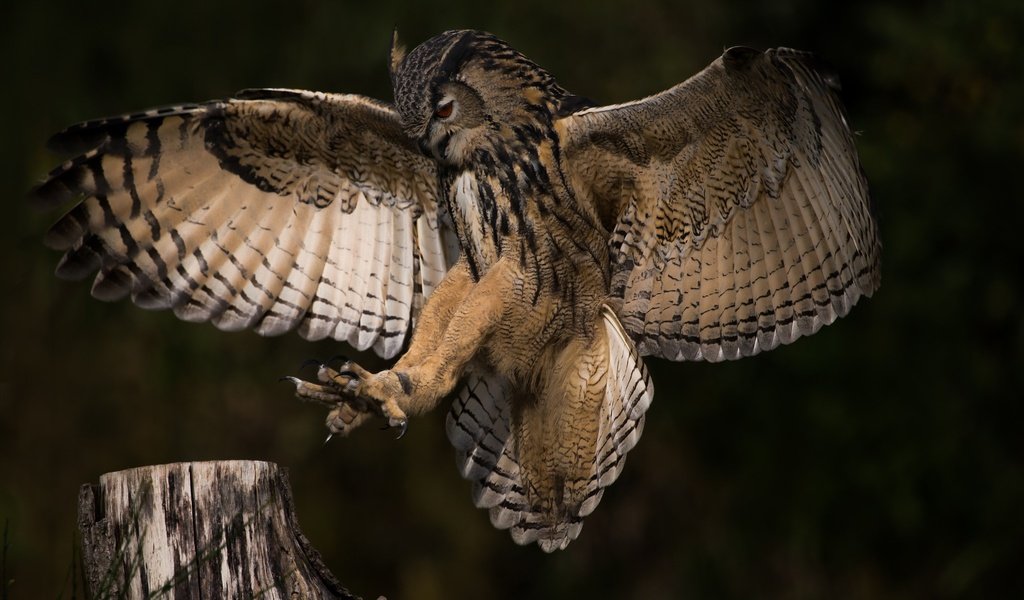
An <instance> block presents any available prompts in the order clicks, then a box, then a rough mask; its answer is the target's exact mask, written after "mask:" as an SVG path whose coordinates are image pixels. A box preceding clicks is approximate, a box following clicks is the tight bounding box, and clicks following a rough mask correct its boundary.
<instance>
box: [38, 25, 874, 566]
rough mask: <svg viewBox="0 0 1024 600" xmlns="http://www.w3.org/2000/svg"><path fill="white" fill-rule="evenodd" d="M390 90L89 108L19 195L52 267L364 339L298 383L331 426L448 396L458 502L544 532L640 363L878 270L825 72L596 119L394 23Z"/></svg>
mask: <svg viewBox="0 0 1024 600" xmlns="http://www.w3.org/2000/svg"><path fill="white" fill-rule="evenodd" d="M389 71H390V76H391V81H392V84H393V89H394V103H393V104H386V103H382V102H378V101H376V100H372V99H369V98H366V97H363V96H358V95H350V94H328V93H319V92H310V91H300V90H289V89H256V90H245V91H242V92H239V93H238V94H237V95H236V96H235V97H233V98H229V99H226V100H217V101H211V102H203V103H198V104H185V105H177V106H169V107H166V108H158V109H154V110H149V111H145V112H140V113H136V114H130V115H126V116H121V117H116V118H110V119H102V120H96V121H89V122H85V123H82V124H79V125H75V126H72V127H69V128H68V129H66V130H64V131H62V132H60V133H58V134H56V135H55V136H54V137H53V139H52V140H51V146H52V147H53V148H54V149H55V150H57V151H60V152H65V153H68V154H70V155H72V156H73V158H71V159H70V160H68V161H67V162H65V163H64V164H62V165H60V166H59V167H58V168H56V169H55V170H53V171H52V172H51V173H50V174H49V175H48V176H47V178H46V179H45V180H44V181H43V182H42V183H41V184H39V185H38V186H37V187H36V188H35V189H34V191H33V196H34V197H35V198H36V199H37V200H38V201H40V202H43V203H46V204H50V205H56V204H64V203H66V204H70V205H71V206H70V208H69V210H68V212H67V213H66V214H65V215H64V216H63V217H62V218H60V219H59V220H58V221H57V223H56V224H55V225H54V226H53V227H52V229H50V231H49V232H48V234H47V236H46V242H47V243H48V244H49V245H50V246H52V247H53V248H56V249H58V250H61V251H63V252H64V255H63V258H62V259H61V260H60V263H59V265H58V267H57V274H58V275H59V276H61V277H66V278H71V279H80V278H84V277H86V276H90V275H92V274H93V273H96V275H95V278H94V279H93V285H92V294H93V295H94V296H95V297H97V298H99V299H101V300H117V299H120V298H124V297H126V296H128V297H130V298H131V299H132V301H133V302H134V303H135V304H137V305H139V306H141V307H143V308H149V309H171V310H173V311H174V314H175V315H177V316H178V317H180V318H181V319H184V320H187V321H210V322H212V323H213V324H214V325H216V326H217V327H219V328H221V329H224V330H240V329H247V328H251V329H254V330H255V331H257V332H258V333H260V334H263V335H277V334H281V333H285V332H287V331H291V330H293V329H297V330H298V332H299V334H300V335H302V336H303V337H305V338H307V339H310V340H319V339H322V338H331V339H334V340H337V341H339V342H344V343H347V344H348V345H350V346H352V347H354V348H356V349H358V350H365V349H370V348H372V349H373V350H374V351H375V352H376V353H378V354H379V355H380V356H382V357H384V358H388V359H391V358H394V357H398V358H397V362H395V363H394V365H393V367H392V368H390V369H386V370H383V371H380V372H377V373H373V372H369V371H367V370H366V369H364V368H362V367H360V366H359V365H358V364H355V363H354V362H351V361H345V362H344V363H342V364H323V365H319V367H318V372H317V375H316V377H315V380H314V381H305V380H301V379H298V378H295V377H289V378H288V380H289V381H291V382H292V383H293V384H294V385H295V393H296V395H297V396H299V397H300V398H303V399H306V400H312V401H315V402H318V403H320V404H323V405H324V406H326V407H327V408H328V409H329V413H328V416H327V427H328V429H329V431H330V432H331V433H332V434H348V433H349V432H351V431H352V430H353V429H355V428H356V427H358V426H359V425H360V424H362V423H364V422H366V421H368V420H372V419H383V420H384V421H385V422H386V423H387V424H388V425H389V426H392V427H396V428H398V429H399V431H400V432H404V431H405V428H406V427H407V424H408V417H409V416H415V415H421V414H423V413H426V412H428V411H430V410H431V409H433V408H435V407H436V406H438V404H440V403H442V402H444V401H450V406H451V408H450V410H449V412H448V416H447V422H446V429H447V434H448V437H449V439H450V440H451V443H452V444H453V446H454V447H455V451H456V455H457V464H458V469H459V471H460V473H461V475H462V476H463V477H465V478H466V479H468V480H469V481H470V482H471V484H472V497H473V501H474V502H475V504H476V505H477V506H479V507H481V508H486V509H487V510H488V511H489V513H490V519H491V521H492V523H493V524H494V525H495V526H496V527H499V528H503V529H509V530H510V531H511V535H512V538H513V539H514V540H515V541H516V542H517V543H520V544H527V543H532V542H536V543H537V544H538V545H539V546H540V547H541V548H542V549H543V550H545V551H552V550H556V549H562V548H565V547H566V545H567V544H569V542H570V541H572V540H573V539H575V538H576V537H577V536H578V535H579V533H580V530H581V527H582V521H583V518H584V517H586V516H587V515H588V514H590V513H591V512H592V511H593V510H594V509H595V507H596V506H597V505H598V503H599V502H600V500H601V496H602V494H603V493H604V490H605V488H607V487H608V486H609V485H611V484H612V483H613V482H614V481H615V479H616V478H617V477H618V476H619V474H620V473H621V472H622V469H623V465H624V464H625V458H626V454H627V453H628V452H629V450H630V449H631V448H633V447H634V445H635V444H636V443H637V441H638V439H639V438H640V434H641V432H642V430H643V426H644V415H645V411H646V410H647V409H648V407H649V406H650V404H651V400H652V398H653V397H654V387H653V384H652V381H651V378H650V376H649V375H648V372H647V370H646V368H645V365H644V357H646V356H653V357H660V358H663V359H668V360H671V361H683V360H687V361H694V360H706V361H712V362H715V361H722V360H732V359H738V358H742V357H747V356H752V355H754V354H757V353H759V352H762V351H766V350H771V349H773V348H775V347H777V346H779V345H780V344H787V343H789V342H792V341H794V340H796V339H797V338H799V337H801V336H805V335H809V334H812V333H814V332H816V331H818V329H819V328H821V327H822V326H823V325H827V324H829V323H832V322H833V321H835V320H836V319H837V318H838V317H841V316H844V315H846V314H847V313H848V312H849V311H850V309H851V307H853V305H854V304H855V303H856V302H857V301H858V299H860V298H861V297H862V296H870V295H871V294H872V293H873V292H874V291H875V290H876V289H877V288H878V285H879V255H880V244H879V239H878V231H877V226H876V223H875V221H874V219H873V217H872V210H871V206H870V201H869V198H868V192H867V184H866V181H865V177H864V174H863V172H862V170H861V167H860V164H859V161H858V157H857V153H856V149H855V147H854V143H853V139H852V136H851V133H850V129H849V126H848V125H847V122H846V119H845V117H844V111H843V108H842V105H841V104H840V100H839V97H838V95H837V91H838V88H839V86H838V82H837V79H836V78H835V77H834V76H833V75H832V74H830V73H829V72H828V71H827V70H825V69H823V68H822V67H821V66H820V65H819V63H818V62H817V61H816V60H815V59H814V57H813V56H811V55H810V54H807V53H803V52H798V51H795V50H790V49H784V48H779V49H774V50H768V51H765V52H760V51H755V50H752V49H749V48H731V49H729V50H727V51H725V53H724V54H723V55H722V56H721V57H720V58H718V59H716V60H715V61H714V62H712V63H711V64H710V65H709V66H708V67H707V68H705V69H704V70H703V71H701V72H699V73H697V74H696V75H694V76H693V77H691V78H690V79H688V80H686V81H684V82H682V83H680V84H678V85H676V86H675V87H672V88H671V89H668V90H666V91H664V92H661V93H658V94H655V95H653V96H650V97H648V98H644V99H642V100H636V101H632V102H626V103H623V104H617V105H611V106H597V105H595V103H594V102H592V101H590V100H588V99H587V98H585V97H583V96H578V95H575V94H572V93H570V92H569V91H567V90H566V89H565V88H563V87H561V86H560V85H559V84H558V83H557V82H556V81H555V79H554V78H553V77H552V76H551V75H550V74H549V73H548V72H547V71H545V70H544V69H542V68H541V67H539V66H538V65H537V64H535V63H533V62H532V61H530V60H529V59H527V58H526V57H525V56H524V55H523V54H521V53H520V52H518V51H516V50H515V49H514V48H512V47H511V46H510V45H509V44H507V43H506V42H504V41H502V40H500V39H498V38H496V37H494V36H493V35H490V34H487V33H483V32H478V31H466V30H464V31H448V32H445V33H442V34H441V35H438V36H437V37H434V38H432V39H430V40H428V41H427V42H425V43H423V44H422V45H420V46H418V47H416V48H415V49H414V50H412V51H411V52H409V53H406V52H405V50H404V49H403V48H402V47H401V46H400V45H399V44H398V42H397V36H396V38H394V39H392V51H391V57H390V69H389Z"/></svg>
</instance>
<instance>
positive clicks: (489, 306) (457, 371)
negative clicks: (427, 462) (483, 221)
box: [358, 261, 515, 416]
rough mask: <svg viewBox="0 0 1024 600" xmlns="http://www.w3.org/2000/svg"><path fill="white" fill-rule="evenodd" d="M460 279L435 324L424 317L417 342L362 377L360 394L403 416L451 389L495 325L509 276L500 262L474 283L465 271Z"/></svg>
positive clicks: (511, 276) (511, 281) (510, 282)
mask: <svg viewBox="0 0 1024 600" xmlns="http://www.w3.org/2000/svg"><path fill="white" fill-rule="evenodd" d="M465 278H466V280H467V283H466V284H465V285H464V286H459V287H460V288H463V289H462V290H460V291H461V293H459V294H455V293H453V294H451V297H449V298H448V299H447V301H446V302H445V303H444V307H445V308H444V310H443V311H438V313H437V314H436V315H435V318H437V319H438V320H437V321H436V322H434V323H426V322H427V319H426V318H424V322H425V323H424V324H426V325H427V327H424V324H421V325H420V327H421V328H422V329H419V328H418V330H417V331H418V335H417V336H416V337H417V338H420V339H419V340H417V339H415V338H414V341H418V342H419V343H420V344H422V345H421V346H418V347H416V348H410V352H409V353H407V354H406V356H403V357H402V359H401V360H399V361H398V363H397V364H396V365H395V366H394V368H392V369H389V370H387V371H381V372H380V373H377V374H376V375H372V376H370V377H369V378H366V379H364V380H363V381H362V382H361V384H360V387H359V392H358V393H359V395H360V396H361V397H364V398H369V399H372V400H373V401H375V402H377V403H378V404H380V405H381V406H384V407H397V408H398V409H399V410H400V411H402V415H403V416H404V414H405V413H410V414H414V415H418V414H423V413H426V412H428V411H429V410H431V409H433V408H434V407H435V406H437V404H438V403H439V402H440V401H441V399H443V398H444V397H445V396H447V395H448V394H450V393H451V392H452V390H453V389H454V387H455V385H456V383H458V380H459V378H460V377H461V376H462V373H463V371H464V370H465V368H466V365H467V364H469V362H470V361H471V360H473V358H474V357H475V356H476V355H477V354H478V352H479V351H480V349H481V348H482V347H483V344H484V343H485V342H486V340H487V338H488V337H489V336H490V335H491V333H493V332H494V331H495V329H496V328H497V326H498V324H499V322H500V320H501V317H502V315H503V314H504V312H505V302H506V300H507V299H508V298H510V297H512V294H510V293H509V291H510V288H511V287H512V286H513V285H514V280H515V277H514V274H513V271H512V270H511V269H510V267H509V266H508V265H507V264H506V263H504V262H503V261H499V262H498V263H497V264H495V265H494V266H492V267H491V269H490V270H489V271H488V272H487V274H485V275H484V276H483V277H482V278H481V279H480V281H479V282H476V283H473V282H472V279H471V277H469V273H468V269H467V270H466V274H465ZM438 291H439V292H440V291H441V289H440V288H438ZM442 312H443V313H444V314H443V315H442ZM428 331H429V332H430V333H426V332H428ZM424 338H426V339H424ZM385 410H389V409H388V408H385Z"/></svg>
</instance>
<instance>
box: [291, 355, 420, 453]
mask: <svg viewBox="0 0 1024 600" xmlns="http://www.w3.org/2000/svg"><path fill="white" fill-rule="evenodd" d="M380 375H383V373H381V374H377V375H374V374H372V373H370V372H369V371H367V370H365V369H363V368H362V367H360V366H359V365H357V364H355V363H353V362H351V361H345V363H343V364H342V365H341V367H339V369H338V370H334V369H332V368H331V367H329V366H328V365H326V364H320V365H319V367H318V369H317V379H318V380H319V381H320V383H319V384H317V383H311V382H308V381H303V380H302V379H299V378H297V377H290V376H288V377H283V378H282V380H287V381H290V382H291V383H292V384H294V385H295V396H296V397H298V398H299V399H300V400H306V401H310V402H316V403H317V404H321V405H324V406H327V407H329V408H331V411H330V413H328V415H327V429H328V430H329V431H330V432H331V435H332V436H333V435H348V434H349V432H351V431H352V430H353V429H355V428H356V427H358V426H359V425H361V424H362V423H363V422H364V421H366V420H367V419H369V418H370V417H373V416H380V417H384V418H385V419H386V420H387V426H388V427H394V428H397V429H398V437H399V438H401V437H402V436H403V435H405V431H406V429H407V428H408V426H409V419H408V418H407V417H406V415H405V413H404V412H403V411H402V409H401V408H400V407H399V406H398V403H397V402H395V400H394V398H393V397H391V396H388V395H383V397H382V395H381V394H371V393H367V392H370V391H371V389H372V388H374V387H376V386H372V385H370V386H366V385H365V384H366V382H369V381H372V380H374V379H377V378H378V377H379V376H380ZM327 439H328V440H329V439H330V436H328V438H327Z"/></svg>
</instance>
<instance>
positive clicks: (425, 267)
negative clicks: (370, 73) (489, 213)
mask: <svg viewBox="0 0 1024 600" xmlns="http://www.w3.org/2000/svg"><path fill="white" fill-rule="evenodd" d="M51 146H52V147H53V148H54V149H56V150H58V151H64V152H68V153H73V154H76V155H77V156H76V157H75V158H72V159H71V160H69V161H67V162H65V163H64V164H63V165H61V166H60V167H58V168H57V169H55V170H54V171H53V172H51V173H50V174H49V176H48V177H47V179H46V180H45V181H44V182H43V183H41V184H40V185H39V186H37V187H36V188H35V190H33V195H34V196H35V197H36V198H37V199H38V200H40V201H43V202H49V203H57V202H64V201H67V200H71V199H78V198H80V197H82V196H84V200H82V201H81V202H79V203H78V204H76V205H75V206H73V207H72V208H71V209H70V211H69V212H68V213H67V214H66V215H64V217H63V218H61V219H60V220H59V221H58V222H57V223H56V224H55V225H54V226H53V228H52V229H51V230H50V231H49V233H48V234H47V238H46V241H47V243H48V244H49V245H51V246H52V247H54V248H57V249H59V250H64V251H65V254H64V257H63V258H62V260H61V261H60V264H59V266H58V267H57V274H58V275H60V276H63V277H67V278H71V279H81V278H84V277H86V276H87V275H91V274H92V273H93V272H95V271H99V272H98V274H97V275H96V278H95V281H94V283H93V288H92V293H93V295H94V296H96V297H97V298H101V299H104V300H114V299H118V298H122V297H124V296H126V295H130V296H131V298H132V300H133V301H134V302H135V303H136V304H138V305H139V306H143V307H145V308H171V309H173V310H174V312H175V314H176V315H177V316H178V317H180V318H182V319H185V320H188V321H207V320H209V321H212V322H213V323H214V324H215V325H216V326H217V327H219V328H221V329H226V330H238V329H244V328H249V327H251V328H254V329H255V330H256V331H258V332H259V333H261V334H265V335H275V334H279V333H283V332H285V331H288V330H291V329H293V328H296V327H298V329H299V332H300V333H301V334H302V335H303V336H304V337H306V338H309V339H321V338H325V337H332V338H334V339H337V340H344V341H348V342H349V343H350V344H352V345H353V346H354V347H356V348H357V349H360V350H363V349H366V348H370V347H373V348H374V349H375V350H376V351H377V353H378V354H380V355H382V356H384V357H388V358H389V357H392V356H394V355H395V354H397V353H398V351H399V350H400V349H401V348H402V345H403V343H404V341H405V338H406V335H407V334H408V332H409V331H410V329H411V327H412V326H413V324H414V320H415V319H416V316H417V314H418V312H419V309H420V307H421V306H422V304H423V301H424V298H425V297H426V296H427V295H429V294H430V292H431V291H432V290H433V289H434V287H435V286H436V285H437V284H438V283H439V282H440V281H441V278H442V277H443V276H444V274H445V272H446V271H447V269H448V266H449V265H450V264H452V262H453V261H454V260H455V258H456V256H457V252H458V249H457V248H458V247H457V243H456V241H455V238H454V236H453V235H452V234H451V232H450V231H449V230H448V229H447V228H446V227H444V225H443V223H444V219H443V217H444V215H442V214H439V210H440V209H439V207H438V202H437V196H438V194H437V176H436V173H435V168H434V166H433V163H432V162H431V161H429V160H428V159H427V158H425V157H423V156H421V155H420V154H419V153H418V152H417V151H416V149H415V147H414V145H413V144H412V142H410V141H409V140H408V139H407V138H406V136H405V135H404V134H403V133H402V130H401V127H400V125H399V121H398V117H397V114H396V113H395V112H394V111H393V110H392V109H391V108H390V107H389V106H387V105H384V104H381V103H378V102H375V101H373V100H370V99H367V98H363V97H360V96H353V95H335V94H322V93H315V92H305V91H294V90H250V91H245V92H241V93H239V94H238V96H237V97H235V98H231V99H228V100H222V101H213V102H207V103H203V104H194V105H187V106H174V107H168V108H163V109H156V110H151V111H147V112H143V113H138V114H133V115H127V116H123V117H116V118H113V119H104V120H99V121H91V122H88V123H83V124H80V125H75V126H73V127H70V128H68V129H66V130H65V131H63V132H61V133H58V134H57V135H56V136H54V138H53V139H52V140H51Z"/></svg>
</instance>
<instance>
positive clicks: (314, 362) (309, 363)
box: [299, 358, 324, 371]
mask: <svg viewBox="0 0 1024 600" xmlns="http://www.w3.org/2000/svg"><path fill="white" fill-rule="evenodd" d="M323 363H324V361H322V360H320V359H319V358H307V359H306V360H304V361H302V364H301V365H299V370H300V371H301V370H303V369H305V368H306V367H319V366H320V365H322V364H323Z"/></svg>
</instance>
